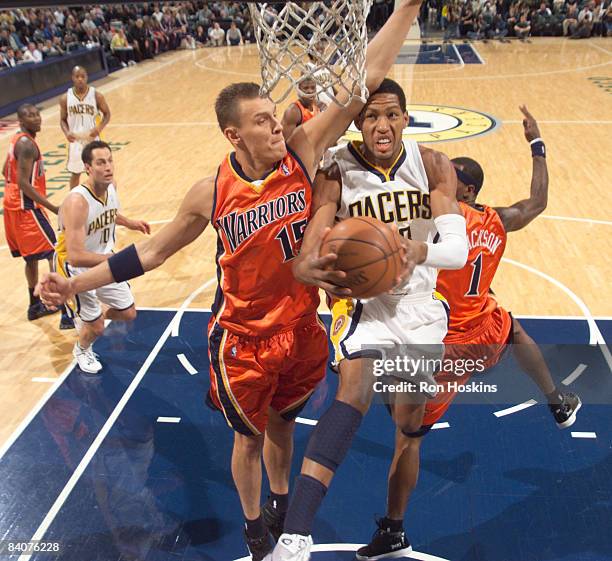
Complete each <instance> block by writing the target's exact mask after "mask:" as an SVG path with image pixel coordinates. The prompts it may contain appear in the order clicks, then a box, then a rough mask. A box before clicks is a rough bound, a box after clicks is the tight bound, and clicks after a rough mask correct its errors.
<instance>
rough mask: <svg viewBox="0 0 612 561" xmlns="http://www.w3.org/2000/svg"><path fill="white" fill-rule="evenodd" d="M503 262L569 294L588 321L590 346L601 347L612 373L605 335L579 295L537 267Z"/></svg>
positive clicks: (515, 262) (511, 261) (611, 357)
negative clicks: (544, 280)
mask: <svg viewBox="0 0 612 561" xmlns="http://www.w3.org/2000/svg"><path fill="white" fill-rule="evenodd" d="M501 260H502V261H503V262H505V263H509V264H511V265H515V266H516V267H519V268H521V269H525V270H526V271H529V272H531V273H533V274H535V275H538V276H539V277H542V278H543V279H546V280H547V281H548V282H550V283H552V284H554V285H555V286H556V287H557V288H560V289H561V290H562V291H563V292H565V294H567V295H568V296H569V297H570V298H571V299H572V300H573V301H574V303H575V304H576V305H577V306H578V307H579V308H580V310H581V311H582V313H583V315H584V317H585V318H586V320H587V324H588V326H589V345H599V349H600V350H601V353H602V354H603V356H604V358H605V360H606V362H607V363H608V368H609V369H610V370H611V371H612V354H611V353H610V349H609V348H608V345H606V341H605V339H604V338H603V335H602V334H601V331H600V330H599V327H598V326H597V323H595V320H594V319H593V316H592V315H591V311H590V310H589V308H588V307H587V305H586V304H585V303H584V301H583V300H582V299H581V298H580V297H579V296H578V295H576V294H575V293H574V292H572V291H571V290H570V289H569V288H568V287H567V286H565V285H564V284H563V283H562V282H560V281H558V280H557V279H555V278H553V277H551V276H550V275H547V274H546V273H543V272H542V271H539V270H538V269H536V268H535V267H531V266H530V265H525V264H524V263H519V262H518V261H515V260H514V259H509V258H508V257H502V259H501Z"/></svg>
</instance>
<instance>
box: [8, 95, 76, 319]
mask: <svg viewBox="0 0 612 561" xmlns="http://www.w3.org/2000/svg"><path fill="white" fill-rule="evenodd" d="M17 118H18V119H19V132H18V133H17V134H15V135H14V136H13V137H12V138H11V140H10V144H9V150H8V155H7V158H6V161H5V163H4V170H3V175H4V181H5V184H6V188H5V194H4V199H3V207H4V230H5V233H6V241H7V244H8V246H9V249H10V250H11V254H12V255H13V257H23V259H24V260H25V276H26V280H27V283H28V292H29V294H30V305H29V307H28V319H29V320H30V321H32V320H35V319H38V318H41V317H43V316H46V315H49V314H54V313H55V311H54V310H49V309H47V308H46V307H45V306H44V305H43V303H42V302H41V301H40V300H39V299H38V297H36V296H35V295H34V288H35V287H36V283H37V282H38V262H39V261H41V260H43V259H47V260H48V261H49V269H51V268H52V257H53V245H54V244H55V232H54V231H53V227H52V226H51V224H50V223H49V218H48V217H47V213H46V212H45V210H44V209H47V210H48V211H50V212H52V213H53V214H57V212H58V207H57V206H56V205H54V204H53V203H52V202H51V201H50V200H49V199H48V198H47V185H46V179H45V168H44V165H43V156H42V152H41V151H40V148H39V147H38V144H37V143H36V134H37V133H38V132H40V127H41V122H42V121H41V117H40V113H39V111H38V109H37V108H36V107H34V105H30V104H25V105H22V106H21V107H19V109H18V110H17ZM63 320H64V321H65V325H64V321H63V322H62V323H61V324H60V328H66V327H71V324H72V322H71V321H70V318H68V317H66V318H63ZM69 324H70V325H69Z"/></svg>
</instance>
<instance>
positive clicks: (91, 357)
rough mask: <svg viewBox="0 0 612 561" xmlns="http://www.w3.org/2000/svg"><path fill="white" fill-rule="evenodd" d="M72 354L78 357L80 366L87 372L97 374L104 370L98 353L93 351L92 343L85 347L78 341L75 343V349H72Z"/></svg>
mask: <svg viewBox="0 0 612 561" xmlns="http://www.w3.org/2000/svg"><path fill="white" fill-rule="evenodd" d="M72 354H73V355H74V358H76V360H77V364H78V365H79V368H80V369H81V370H82V371H83V372H85V373H86V374H97V373H98V372H100V370H102V364H101V363H100V361H99V360H98V355H97V354H96V353H94V352H93V348H92V346H91V345H89V347H87V348H86V349H83V348H81V345H79V342H78V341H77V342H76V343H75V344H74V349H72Z"/></svg>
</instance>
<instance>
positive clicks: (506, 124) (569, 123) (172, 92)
mask: <svg viewBox="0 0 612 561" xmlns="http://www.w3.org/2000/svg"><path fill="white" fill-rule="evenodd" d="M609 43H610V42H609V41H606V40H605V39H590V40H585V41H570V40H564V39H548V38H546V39H541V40H534V42H533V43H532V44H521V43H518V42H513V43H512V44H508V45H506V44H499V43H488V44H478V45H477V49H478V53H479V55H480V56H481V57H482V59H483V61H484V64H465V65H464V64H452V65H451V64H449V65H436V64H433V65H417V66H414V67H413V66H411V65H398V66H395V67H394V69H393V71H392V74H391V77H393V78H394V79H396V80H398V81H399V82H400V83H401V84H402V85H403V86H404V87H405V89H406V91H407V92H408V93H409V100H410V103H411V104H412V105H414V106H420V105H428V106H431V110H432V111H434V112H435V111H438V112H443V111H444V109H443V108H446V107H450V108H461V109H467V110H470V111H475V112H477V113H479V114H480V113H484V114H486V115H488V116H492V117H493V118H494V120H495V122H496V124H497V126H496V127H495V128H494V129H493V130H491V131H490V132H488V133H486V134H478V135H474V136H468V137H466V138H463V139H459V140H452V141H447V142H441V143H439V144H436V145H435V147H436V148H437V149H440V150H442V151H444V152H445V153H447V154H448V155H449V156H450V157H456V156H460V155H466V156H470V157H473V158H475V159H477V160H478V161H479V162H480V163H481V164H482V165H483V168H484V170H485V184H484V188H483V191H482V194H481V200H482V202H486V203H487V204H490V205H504V204H509V203H512V202H514V201H516V200H518V199H519V198H522V197H526V196H527V195H528V193H529V181H530V174H531V156H530V151H529V147H528V145H527V143H526V142H525V139H524V137H523V134H522V124H521V113H520V112H519V110H518V106H519V104H523V103H524V104H527V106H528V107H529V109H530V111H531V112H532V113H533V115H534V116H535V117H536V119H537V120H538V122H539V125H540V130H541V132H542V136H543V138H544V140H545V141H546V144H547V150H548V165H549V171H550V195H549V203H548V208H547V210H546V212H545V215H544V216H542V217H541V218H539V219H537V220H536V221H535V222H534V223H532V224H531V225H530V226H529V227H528V228H527V229H526V230H525V231H523V232H519V233H515V234H512V235H511V236H510V239H509V243H508V248H507V250H506V261H505V262H504V263H503V265H502V267H501V270H500V272H499V274H498V275H497V278H496V281H495V284H494V289H495V292H496V294H497V295H498V297H499V299H500V301H501V302H502V303H503V304H504V306H505V307H507V308H509V309H510V310H512V311H513V312H515V313H516V314H520V315H534V316H577V317H584V316H585V315H587V316H589V315H592V316H612V304H611V303H610V300H608V298H607V297H606V292H607V290H606V288H605V287H606V286H608V285H607V281H606V279H607V277H608V275H609V274H610V272H611V269H612V268H611V266H610V259H609V255H610V249H611V246H610V227H611V226H612V219H611V217H610V212H609V210H607V209H608V208H609V205H610V206H612V192H611V190H610V187H611V185H610V178H611V177H612V160H611V159H610V152H611V148H612V147H611V143H610V138H612V134H611V133H612V97H611V93H610V90H609V88H608V89H606V88H605V87H602V85H601V84H602V83H605V81H606V79H607V80H608V84H609V81H610V77H611V71H612V47H611V45H610V44H609ZM257 68H258V58H257V53H256V49H255V47H254V46H245V47H232V48H218V49H202V50H198V51H195V52H175V53H171V54H168V55H166V56H163V57H159V58H157V59H156V60H154V61H150V62H147V63H144V64H141V65H138V66H137V67H133V68H129V69H125V70H122V71H120V72H118V73H115V74H113V75H111V76H109V77H108V78H106V79H105V80H104V81H102V82H101V83H100V84H95V85H96V86H98V87H99V88H100V89H101V91H102V92H103V93H104V94H105V96H106V99H107V101H108V103H109V106H110V108H111V111H112V120H111V123H110V125H109V126H108V128H107V129H106V130H105V132H104V136H105V139H106V140H107V141H110V142H112V143H113V144H114V146H115V147H116V149H117V152H116V154H115V162H116V178H117V184H118V187H119V194H120V199H121V202H122V212H123V213H124V214H125V215H127V216H130V217H136V218H143V219H146V220H148V221H150V222H151V223H152V224H153V225H154V227H153V231H154V232H155V231H157V230H158V229H159V228H162V227H163V224H164V223H165V222H167V221H168V220H169V219H171V218H172V216H173V215H174V213H175V211H176V209H177V208H178V206H179V203H180V201H181V199H182V197H183V196H184V194H185V193H186V192H187V190H188V189H189V188H190V186H191V185H192V184H193V183H194V182H195V181H196V180H197V179H199V178H201V177H204V176H207V175H212V174H214V173H215V170H216V167H217V165H218V163H219V162H220V160H221V158H222V157H223V156H224V154H225V153H226V152H227V151H228V149H229V144H228V143H227V142H226V141H225V139H224V138H223V136H222V135H221V133H220V131H219V130H218V128H217V125H216V121H215V115H214V100H215V97H216V95H217V93H218V92H219V90H220V89H221V88H222V87H224V86H226V85H227V84H229V83H231V82H233V81H244V80H253V81H257V80H258V74H257ZM44 107H45V109H44V111H43V112H42V116H43V128H42V132H41V133H40V135H39V138H38V141H39V144H40V146H41V148H42V150H43V152H44V153H45V160H46V162H45V163H46V168H47V181H48V185H49V187H50V188H51V189H52V190H51V192H52V193H53V195H52V200H53V201H55V202H56V203H57V202H60V201H61V200H62V199H63V197H64V196H65V195H66V193H67V192H68V187H67V184H68V174H67V173H66V172H65V169H64V166H65V162H66V150H65V139H64V137H63V135H62V133H61V131H60V127H59V111H58V107H57V100H53V101H51V102H48V103H46V104H44ZM436 108H437V109H436ZM282 109H283V108H279V111H280V110H282ZM10 134H11V132H10V131H7V132H3V133H2V134H1V135H0V141H1V143H2V145H3V147H4V148H3V149H6V147H7V145H8V137H9V135H10ZM139 237H140V235H136V234H133V233H131V232H127V231H125V230H122V229H119V232H118V247H123V246H125V245H126V244H129V243H132V242H134V241H136V240H137V239H139ZM214 254H215V235H214V232H213V230H212V228H211V229H210V230H209V231H207V232H206V233H205V235H203V236H202V237H201V238H200V239H198V240H197V241H195V242H194V243H193V244H192V245H191V246H190V247H188V248H187V249H185V250H183V251H182V252H181V253H180V254H179V255H177V256H175V257H174V258H172V259H170V260H169V261H168V262H167V263H166V264H165V265H164V266H162V267H161V268H160V269H159V270H156V271H154V272H151V273H149V274H147V275H146V276H145V277H142V278H139V279H136V280H135V281H134V282H133V283H132V286H133V290H134V293H135V296H136V302H137V305H138V306H141V307H154V308H168V307H169V308H177V307H180V306H182V305H186V306H188V307H198V308H205V307H209V306H210V304H211V302H212V296H213V294H214V290H215V286H216V283H215V267H214ZM0 266H1V267H2V271H3V273H2V278H3V280H2V288H3V295H4V297H3V302H4V305H3V308H2V310H1V311H0V357H1V358H0V371H1V372H2V376H1V381H0V409H1V411H2V414H1V415H0V420H1V421H2V422H1V423H0V447H1V446H2V443H4V442H5V441H6V440H7V439H8V438H9V435H11V434H12V433H13V432H14V431H15V429H16V428H17V427H18V426H19V425H20V423H22V422H23V421H24V419H26V417H27V415H28V413H29V412H30V411H31V410H32V408H33V407H34V405H35V404H36V403H37V402H38V401H39V400H40V398H41V396H43V395H44V394H45V393H46V392H47V391H48V390H49V388H50V386H51V384H52V383H53V381H54V379H57V378H58V377H59V376H60V374H61V373H62V372H63V371H64V370H65V369H66V368H67V367H68V366H69V365H70V363H71V360H72V356H71V349H72V346H73V344H74V338H75V333H74V331H68V332H60V331H59V330H58V329H57V325H58V322H59V316H52V317H48V318H44V319H42V320H38V321H36V322H28V321H27V320H26V308H27V292H26V283H25V278H24V274H23V261H22V260H20V259H13V258H12V257H11V256H10V253H9V251H8V249H7V247H6V242H5V240H4V231H3V229H2V232H1V233H0ZM41 270H42V271H46V264H45V263H41ZM202 337H204V333H203V334H202ZM33 379H38V381H33Z"/></svg>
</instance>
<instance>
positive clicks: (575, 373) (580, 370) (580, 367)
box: [561, 364, 587, 386]
mask: <svg viewBox="0 0 612 561" xmlns="http://www.w3.org/2000/svg"><path fill="white" fill-rule="evenodd" d="M586 369H587V365H586V364H579V365H578V366H576V368H575V369H574V371H573V372H572V373H571V374H570V375H569V376H568V377H567V378H565V379H564V380H561V383H562V384H563V385H564V386H569V385H570V384H571V383H573V382H575V381H576V380H577V379H578V378H580V376H582V373H583V372H584V371H585V370H586Z"/></svg>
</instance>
